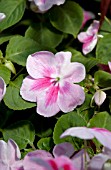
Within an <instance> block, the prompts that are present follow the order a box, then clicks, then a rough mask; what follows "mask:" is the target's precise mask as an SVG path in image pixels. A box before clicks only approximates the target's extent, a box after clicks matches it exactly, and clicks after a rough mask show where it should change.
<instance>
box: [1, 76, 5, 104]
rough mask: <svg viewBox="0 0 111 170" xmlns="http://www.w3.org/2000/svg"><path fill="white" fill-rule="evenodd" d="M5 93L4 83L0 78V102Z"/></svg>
mask: <svg viewBox="0 0 111 170" xmlns="http://www.w3.org/2000/svg"><path fill="white" fill-rule="evenodd" d="M5 93H6V83H5V81H4V80H3V78H2V77H0V101H1V100H2V99H3V97H4V95H5Z"/></svg>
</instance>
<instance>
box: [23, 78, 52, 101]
mask: <svg viewBox="0 0 111 170" xmlns="http://www.w3.org/2000/svg"><path fill="white" fill-rule="evenodd" d="M50 85H51V81H50V78H41V79H40V78H39V79H33V78H32V77H30V76H27V77H26V78H25V79H24V80H23V83H22V86H21V89H20V94H21V96H22V98H23V99H25V100H28V101H31V102H36V101H37V94H38V92H39V91H42V90H44V89H46V88H48V87H49V86H50Z"/></svg>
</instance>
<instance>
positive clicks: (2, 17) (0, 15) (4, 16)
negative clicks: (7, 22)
mask: <svg viewBox="0 0 111 170" xmlns="http://www.w3.org/2000/svg"><path fill="white" fill-rule="evenodd" d="M5 18H6V15H5V14H4V13H0V21H2V20H4V19H5Z"/></svg>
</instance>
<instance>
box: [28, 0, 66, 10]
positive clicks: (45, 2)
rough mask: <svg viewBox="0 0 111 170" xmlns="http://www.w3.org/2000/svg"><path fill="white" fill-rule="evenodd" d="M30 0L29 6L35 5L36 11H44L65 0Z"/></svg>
mask: <svg viewBox="0 0 111 170" xmlns="http://www.w3.org/2000/svg"><path fill="white" fill-rule="evenodd" d="M29 1H31V6H33V7H34V5H36V6H37V8H38V10H36V12H40V13H42V12H45V11H47V10H49V9H50V8H51V7H52V6H53V5H61V4H63V3H64V2H65V0H29Z"/></svg>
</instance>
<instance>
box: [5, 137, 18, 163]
mask: <svg viewBox="0 0 111 170" xmlns="http://www.w3.org/2000/svg"><path fill="white" fill-rule="evenodd" d="M10 153H11V154H10ZM20 158H21V153H20V150H19V147H18V145H17V144H16V143H15V142H14V141H13V140H12V139H9V140H8V142H7V159H8V160H9V164H10V165H12V164H13V163H14V162H15V161H18V160H19V159H20Z"/></svg>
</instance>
